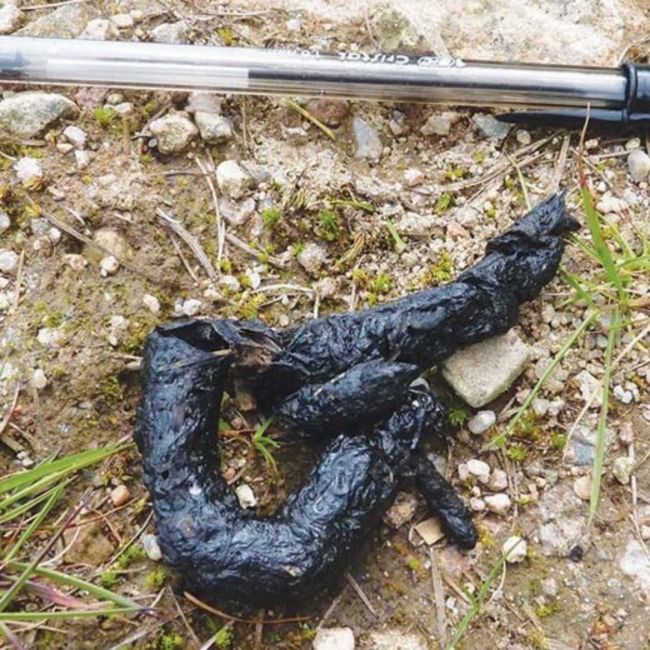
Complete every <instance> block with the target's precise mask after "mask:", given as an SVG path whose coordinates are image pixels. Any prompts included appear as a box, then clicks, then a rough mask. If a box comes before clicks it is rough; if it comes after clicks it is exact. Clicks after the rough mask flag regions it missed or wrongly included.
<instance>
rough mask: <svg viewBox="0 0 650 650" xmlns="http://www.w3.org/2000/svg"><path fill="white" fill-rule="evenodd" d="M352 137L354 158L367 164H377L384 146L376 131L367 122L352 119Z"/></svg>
mask: <svg viewBox="0 0 650 650" xmlns="http://www.w3.org/2000/svg"><path fill="white" fill-rule="evenodd" d="M352 136H353V138H354V157H355V158H357V159H359V160H368V161H369V162H377V161H378V160H379V159H380V158H381V154H382V152H383V150H384V145H383V144H382V143H381V140H380V139H379V135H377V131H376V130H375V129H374V127H372V126H371V125H370V124H368V122H366V121H365V120H363V119H361V118H360V117H355V118H353V120H352Z"/></svg>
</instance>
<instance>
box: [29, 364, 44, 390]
mask: <svg viewBox="0 0 650 650" xmlns="http://www.w3.org/2000/svg"><path fill="white" fill-rule="evenodd" d="M30 383H31V385H32V388H34V389H35V390H43V389H44V388H45V387H46V386H47V377H46V376H45V373H44V372H43V370H42V369H41V368H36V370H34V372H33V374H32V379H31V382H30Z"/></svg>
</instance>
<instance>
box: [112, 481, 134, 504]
mask: <svg viewBox="0 0 650 650" xmlns="http://www.w3.org/2000/svg"><path fill="white" fill-rule="evenodd" d="M130 498H131V492H129V488H128V487H126V485H118V486H117V487H115V488H113V489H112V490H111V503H112V504H113V506H114V507H115V508H119V507H120V506H123V505H124V504H125V503H127V502H128V501H129V499H130Z"/></svg>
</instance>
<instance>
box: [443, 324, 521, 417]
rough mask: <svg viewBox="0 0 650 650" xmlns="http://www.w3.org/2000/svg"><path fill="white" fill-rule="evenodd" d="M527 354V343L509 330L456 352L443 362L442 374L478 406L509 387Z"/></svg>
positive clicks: (465, 398)
mask: <svg viewBox="0 0 650 650" xmlns="http://www.w3.org/2000/svg"><path fill="white" fill-rule="evenodd" d="M528 356H529V349H528V346H527V345H526V344H525V343H524V342H523V341H522V340H521V339H520V338H519V337H518V336H517V334H515V333H514V332H513V331H512V330H511V331H510V332H507V333H506V334H504V335H502V336H495V337H493V338H491V339H488V340H487V341H483V342H481V343H477V344H475V345H472V346H470V347H468V348H465V349H464V350H460V351H458V352H456V353H455V354H453V355H452V356H451V357H449V359H447V360H446V361H445V363H444V365H443V368H442V373H443V376H444V378H445V379H446V380H447V381H448V382H449V384H450V385H451V387H452V388H453V389H454V391H456V393H457V394H458V395H459V396H460V397H461V398H462V399H463V400H465V401H466V402H467V403H468V404H469V405H470V406H473V407H474V408H480V407H481V406H484V405H485V404H487V403H489V402H491V401H492V400H493V399H495V398H496V397H498V396H499V395H501V393H503V392H504V391H506V390H507V389H508V388H509V387H510V385H511V384H512V383H513V382H514V381H515V379H517V377H519V375H520V374H521V373H522V372H523V369H524V366H525V365H526V362H527V361H528Z"/></svg>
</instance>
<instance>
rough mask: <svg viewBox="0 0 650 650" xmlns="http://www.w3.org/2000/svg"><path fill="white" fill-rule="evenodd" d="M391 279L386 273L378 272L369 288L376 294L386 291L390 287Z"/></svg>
mask: <svg viewBox="0 0 650 650" xmlns="http://www.w3.org/2000/svg"><path fill="white" fill-rule="evenodd" d="M392 284H393V281H392V280H391V278H390V276H389V275H388V274H387V273H379V274H377V277H376V278H375V279H374V280H373V281H372V283H371V284H370V290H371V291H372V292H373V293H376V294H380V295H381V294H384V293H388V292H389V291H390V289H391V286H392Z"/></svg>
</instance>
